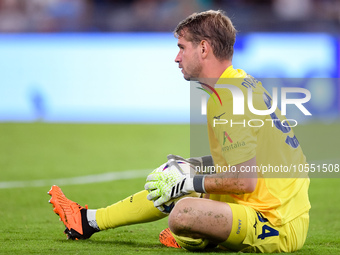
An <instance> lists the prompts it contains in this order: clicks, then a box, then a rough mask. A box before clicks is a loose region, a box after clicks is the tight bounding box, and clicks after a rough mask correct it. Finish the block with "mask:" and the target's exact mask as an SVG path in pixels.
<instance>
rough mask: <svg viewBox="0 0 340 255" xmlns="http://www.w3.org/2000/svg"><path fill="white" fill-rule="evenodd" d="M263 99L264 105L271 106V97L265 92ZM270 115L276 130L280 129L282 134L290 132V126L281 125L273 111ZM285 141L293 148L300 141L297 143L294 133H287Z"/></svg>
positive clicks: (297, 145)
mask: <svg viewBox="0 0 340 255" xmlns="http://www.w3.org/2000/svg"><path fill="white" fill-rule="evenodd" d="M263 99H264V103H265V104H266V106H267V108H268V110H269V109H270V108H271V106H272V99H271V97H270V96H269V95H268V94H267V93H263ZM270 117H271V118H272V120H273V123H274V125H275V127H276V128H277V129H278V130H280V131H281V132H282V133H284V134H286V133H289V132H290V130H291V128H290V126H284V125H282V123H281V121H280V119H279V118H278V117H277V115H276V114H275V112H273V113H271V114H270ZM285 142H286V144H288V145H289V146H291V147H293V148H297V147H299V145H300V143H299V141H298V139H297V138H296V136H295V135H294V137H290V136H289V135H287V137H286V141H285Z"/></svg>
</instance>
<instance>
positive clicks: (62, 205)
mask: <svg viewBox="0 0 340 255" xmlns="http://www.w3.org/2000/svg"><path fill="white" fill-rule="evenodd" d="M48 194H49V195H50V196H51V197H52V198H51V199H50V200H49V202H50V203H51V204H52V205H53V208H54V209H53V211H54V212H55V213H56V214H58V215H59V217H60V220H61V221H62V222H63V223H64V225H65V227H66V229H65V231H64V233H65V234H66V235H67V238H68V239H73V240H74V239H88V238H90V237H91V236H92V234H94V233H95V232H98V230H96V229H94V228H92V227H90V225H89V224H88V221H87V216H86V211H87V209H88V208H87V205H85V208H84V207H82V206H80V205H79V204H77V203H76V202H73V201H71V200H70V199H68V198H66V197H65V195H64V193H63V192H62V191H61V189H60V188H59V187H58V186H56V185H53V186H52V187H51V189H50V191H49V192H48Z"/></svg>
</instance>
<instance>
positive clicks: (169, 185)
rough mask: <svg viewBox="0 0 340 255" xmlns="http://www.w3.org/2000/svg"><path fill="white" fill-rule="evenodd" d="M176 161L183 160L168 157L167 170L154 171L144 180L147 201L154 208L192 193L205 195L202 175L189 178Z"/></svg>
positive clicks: (172, 156) (176, 157) (171, 156)
mask: <svg viewBox="0 0 340 255" xmlns="http://www.w3.org/2000/svg"><path fill="white" fill-rule="evenodd" d="M176 160H183V158H181V157H178V156H174V155H169V156H168V163H167V164H168V165H169V170H168V171H164V172H158V171H157V169H156V170H154V171H153V172H152V173H151V174H149V175H148V177H147V179H146V181H147V182H146V184H145V189H146V190H148V191H149V194H148V196H147V199H148V200H153V202H154V205H155V207H157V206H160V205H162V204H164V203H166V202H168V201H169V200H171V199H173V198H177V197H181V196H184V195H187V194H190V193H192V192H194V191H197V192H199V193H205V190H204V175H195V176H194V178H192V177H190V174H189V173H188V174H185V173H183V171H182V170H181V168H180V166H179V165H178V163H177V161H176ZM184 161H186V162H188V161H187V160H184ZM172 166H174V167H172ZM194 186H195V187H194Z"/></svg>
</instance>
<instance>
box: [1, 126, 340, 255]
mask: <svg viewBox="0 0 340 255" xmlns="http://www.w3.org/2000/svg"><path fill="white" fill-rule="evenodd" d="M189 130H190V129H189V125H146V124H145V125H114V124H45V123H27V124H20V123H1V124H0V184H1V183H10V182H13V181H23V182H24V183H26V182H27V183H28V181H32V180H49V179H59V178H70V177H78V176H86V175H93V174H100V173H106V172H114V171H124V170H139V169H141V170H145V169H150V170H151V169H153V168H155V167H157V166H159V165H161V164H162V163H164V162H165V160H166V155H167V154H169V153H173V154H178V155H182V156H184V157H188V156H189V142H190V141H189ZM339 130H340V124H339V123H335V124H331V125H325V124H309V125H304V126H299V127H297V128H296V129H295V133H296V135H297V137H298V139H299V141H300V143H301V145H302V148H303V150H304V152H305V154H306V155H307V158H308V160H309V161H313V162H314V161H315V162H320V163H340V153H339V144H340V143H339V142H340V138H339V134H338V132H339ZM339 177H340V173H339ZM144 180H145V178H134V179H131V180H117V181H108V182H102V183H93V184H81V185H75V184H74V185H65V186H62V189H63V191H64V193H65V194H66V196H68V197H69V198H70V199H72V200H74V201H77V202H78V203H80V204H82V205H85V204H88V205H89V207H90V208H98V207H104V206H107V205H110V204H112V203H114V202H116V201H119V200H120V199H123V198H125V197H127V196H129V195H130V194H132V193H135V192H137V191H139V190H141V189H142V188H143V186H144ZM49 188H50V186H48V185H44V183H42V184H41V185H40V186H39V185H38V187H22V188H6V189H4V188H0V254H66V253H67V254H180V253H186V252H185V251H184V250H181V249H171V248H166V247H163V246H162V245H161V244H160V243H159V241H158V234H159V232H160V231H161V230H162V229H164V228H165V227H167V220H166V219H163V220H161V221H158V222H152V223H147V224H140V225H134V226H128V227H121V228H117V229H114V230H108V231H103V232H100V233H98V234H95V235H94V236H93V237H92V238H91V239H89V240H85V241H71V240H66V236H65V235H64V234H63V230H64V226H63V224H62V223H61V222H59V221H58V217H57V215H55V214H54V213H53V211H52V205H51V204H49V203H48V199H49V196H48V195H47V191H48V190H49ZM339 191H340V178H332V179H311V185H310V200H311V204H312V209H311V212H310V216H311V220H310V228H309V233H308V237H307V241H306V244H305V246H304V247H303V249H302V250H300V251H298V252H296V254H308V255H311V254H340V213H339V211H340V196H339V193H340V192H339ZM215 253H223V252H222V251H217V250H214V251H212V250H211V251H207V252H204V254H215Z"/></svg>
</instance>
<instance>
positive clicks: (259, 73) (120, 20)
mask: <svg viewBox="0 0 340 255" xmlns="http://www.w3.org/2000/svg"><path fill="white" fill-rule="evenodd" d="M207 9H222V10H225V11H226V12H227V14H228V15H229V16H230V17H231V18H232V20H233V22H234V24H235V26H236V28H237V29H238V31H239V34H238V37H237V42H236V45H235V55H234V59H233V62H234V67H235V68H242V69H245V70H246V71H247V72H248V73H250V74H252V75H253V76H254V77H256V78H258V79H260V80H262V81H263V82H264V83H265V85H266V84H268V86H273V84H275V86H278V87H279V86H301V87H305V88H307V89H308V90H310V92H311V94H312V100H311V101H310V102H309V104H308V107H307V109H309V110H311V112H312V114H313V116H312V117H308V120H307V121H305V120H303V121H305V123H308V125H299V126H298V127H296V129H295V133H296V134H297V137H298V138H299V141H300V143H301V144H302V147H303V149H304V152H305V154H306V155H307V158H308V160H309V162H313V163H317V164H324V163H327V164H339V163H340V155H339V143H340V140H339V139H340V136H339V128H340V123H339V117H340V88H339V87H340V86H339V79H338V78H339V74H340V67H339V63H340V35H339V31H340V2H339V1H338V0H235V1H232V0H197V1H195V0H124V1H123V0H116V1H114V0H112V1H110V0H29V1H24V0H0V201H1V203H0V226H1V228H0V243H1V248H0V253H4V254H24V253H35V254H62V253H66V252H67V253H68V254H69V253H73V254H75V253H79V252H84V251H85V252H86V253H90V254H112V253H114V254H135V253H136V252H137V251H141V252H143V253H144V254H163V253H166V254H175V253H176V254H177V252H178V251H176V250H175V251H172V250H169V249H164V247H162V246H161V245H160V244H159V243H158V233H159V232H160V231H161V230H162V229H163V228H165V227H166V226H167V222H166V219H165V220H164V221H161V222H156V223H150V224H143V225H137V226H131V227H128V228H119V229H115V230H114V231H105V232H101V233H99V234H98V235H96V236H94V237H93V238H91V240H90V241H89V242H66V241H61V240H62V239H64V236H63V235H62V231H63V230H64V229H63V226H62V224H61V223H58V221H57V217H56V216H55V215H53V213H52V206H51V205H48V204H47V200H48V196H47V195H46V192H47V191H48V189H49V187H50V185H51V184H58V185H61V186H62V188H63V190H64V192H65V194H66V195H68V196H69V197H70V199H73V200H76V201H77V202H78V203H80V204H81V205H84V204H85V203H87V204H89V206H90V208H98V207H103V206H107V205H109V204H111V203H114V202H116V201H117V200H119V199H123V198H125V197H126V196H128V195H130V194H132V193H134V192H137V191H139V190H140V189H142V188H143V186H144V182H145V177H144V176H145V175H146V174H147V173H149V172H150V171H151V169H153V168H155V167H157V166H159V165H161V164H162V163H164V160H165V157H166V155H167V154H169V153H173V154H177V155H181V156H183V157H188V156H189V155H190V152H189V151H190V146H189V143H190V127H189V122H190V116H189V115H190V109H189V108H190V102H189V101H190V100H189V98H190V90H189V87H190V84H189V83H188V82H186V81H185V80H184V79H183V77H182V74H181V72H180V71H179V69H178V67H177V64H176V63H175V62H174V59H175V56H176V54H177V45H176V44H177V41H176V39H175V38H174V37H173V35H172V31H173V29H174V27H175V26H176V25H177V23H178V22H179V21H180V20H182V19H183V18H185V17H186V16H187V15H189V14H191V13H193V12H198V11H203V10H207ZM272 78H274V79H272ZM281 78H285V79H286V78H293V79H289V80H290V83H289V84H287V83H286V82H285V81H287V80H282V79H281ZM298 120H299V121H300V120H302V118H301V116H298ZM130 124H134V125H130ZM154 124H157V125H154ZM131 170H136V171H131ZM123 172H124V173H123ZM137 172H138V174H137ZM338 176H339V175H338ZM323 177H327V175H325V176H323ZM333 177H334V176H333ZM124 178H133V180H131V179H128V180H123V179H124ZM339 180H340V179H339V178H333V179H329V178H328V179H326V178H320V179H319V178H313V179H312V180H311V188H310V199H311V203H312V210H311V225H310V231H309V234H308V239H307V243H306V245H305V246H304V248H303V250H302V251H299V254H306V255H307V254H308V255H310V254H339V253H340V246H339V245H340V237H339V235H338V234H337V233H339V232H340V220H339V213H338V212H339V210H340V206H339V205H340V200H339V197H338V196H337V195H336V194H337V192H336V190H338V189H339ZM98 182H101V183H98ZM75 184H86V185H75ZM330 219H331V220H330ZM146 236H148V237H149V238H145V237H146ZM137 248H138V249H137ZM136 249H137V250H136ZM206 254H210V253H206ZM213 254H215V253H213Z"/></svg>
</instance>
